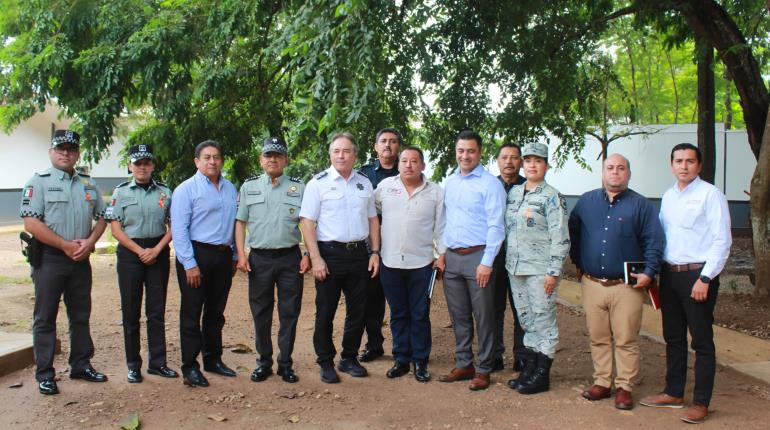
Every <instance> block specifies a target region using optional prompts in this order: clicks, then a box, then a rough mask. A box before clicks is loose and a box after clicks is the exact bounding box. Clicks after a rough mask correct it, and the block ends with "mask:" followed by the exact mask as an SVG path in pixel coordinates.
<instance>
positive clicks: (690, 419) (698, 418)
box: [679, 403, 709, 424]
mask: <svg viewBox="0 0 770 430" xmlns="http://www.w3.org/2000/svg"><path fill="white" fill-rule="evenodd" d="M708 414H709V408H708V406H704V405H701V404H698V403H693V404H692V406H690V407H689V408H687V410H686V411H684V414H683V415H682V416H681V417H679V419H681V420H682V421H684V422H686V423H690V424H700V423H702V422H703V421H705V420H706V417H707V416H708Z"/></svg>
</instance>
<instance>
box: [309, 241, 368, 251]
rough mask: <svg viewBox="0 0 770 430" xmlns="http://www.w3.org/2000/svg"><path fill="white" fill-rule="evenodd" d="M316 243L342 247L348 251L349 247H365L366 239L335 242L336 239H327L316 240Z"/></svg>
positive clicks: (328, 246)
mask: <svg viewBox="0 0 770 430" xmlns="http://www.w3.org/2000/svg"><path fill="white" fill-rule="evenodd" d="M318 245H319V246H320V245H323V246H325V247H327V248H343V249H347V250H348V251H350V250H351V249H358V248H361V249H366V241H364V240H359V241H357V242H337V241H336V240H328V241H322V242H318Z"/></svg>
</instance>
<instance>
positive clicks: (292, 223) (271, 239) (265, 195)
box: [235, 175, 305, 249]
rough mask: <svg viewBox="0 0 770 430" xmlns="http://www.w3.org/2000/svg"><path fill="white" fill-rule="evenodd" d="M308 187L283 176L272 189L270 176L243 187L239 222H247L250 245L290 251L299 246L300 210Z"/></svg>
mask: <svg viewBox="0 0 770 430" xmlns="http://www.w3.org/2000/svg"><path fill="white" fill-rule="evenodd" d="M304 193H305V184H304V183H302V181H300V180H299V179H295V178H289V177H288V176H286V175H282V176H280V177H279V178H278V183H277V184H276V185H275V186H273V181H272V179H271V178H270V176H269V175H261V176H257V177H255V178H251V179H248V180H246V182H244V183H243V185H242V186H241V191H240V195H239V200H240V203H239V205H238V213H237V215H236V217H235V218H236V219H237V220H239V221H243V222H246V223H247V228H248V230H249V237H248V244H249V247H251V248H257V249H280V248H290V247H292V246H296V245H298V244H299V242H300V239H301V237H302V235H301V234H300V231H299V211H300V207H301V206H302V195H303V194H304Z"/></svg>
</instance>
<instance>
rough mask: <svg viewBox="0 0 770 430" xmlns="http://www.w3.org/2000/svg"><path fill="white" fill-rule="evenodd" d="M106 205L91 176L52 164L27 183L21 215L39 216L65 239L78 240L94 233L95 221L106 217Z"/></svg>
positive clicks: (23, 194)
mask: <svg viewBox="0 0 770 430" xmlns="http://www.w3.org/2000/svg"><path fill="white" fill-rule="evenodd" d="M106 207H107V205H106V204H105V203H104V200H103V199H102V197H101V195H100V194H99V189H98V188H97V187H96V182H94V180H93V179H91V177H90V176H88V175H81V174H79V173H77V172H76V173H75V174H73V175H71V176H70V174H69V173H66V172H64V171H61V170H59V169H56V168H54V167H50V168H48V169H47V170H45V171H43V172H40V173H36V174H35V175H34V176H33V177H32V179H30V180H29V181H28V182H27V183H26V184H25V185H24V190H23V191H22V197H21V209H20V211H19V215H20V216H21V217H22V218H26V217H34V218H38V219H40V220H41V221H43V223H45V225H46V226H48V228H50V229H51V231H53V232H54V233H56V234H57V235H58V236H60V237H61V238H62V239H64V240H75V239H85V238H87V237H88V235H90V234H91V228H92V221H93V220H97V219H99V218H102V217H104V211H105V209H106Z"/></svg>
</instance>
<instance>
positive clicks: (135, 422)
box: [120, 412, 139, 430]
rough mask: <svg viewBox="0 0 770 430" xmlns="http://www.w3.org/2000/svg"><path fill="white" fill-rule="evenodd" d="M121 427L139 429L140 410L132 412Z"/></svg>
mask: <svg viewBox="0 0 770 430" xmlns="http://www.w3.org/2000/svg"><path fill="white" fill-rule="evenodd" d="M120 428H122V429H123V430H137V429H138V428H139V412H132V413H131V415H129V416H128V418H126V419H125V420H123V422H122V423H120Z"/></svg>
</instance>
